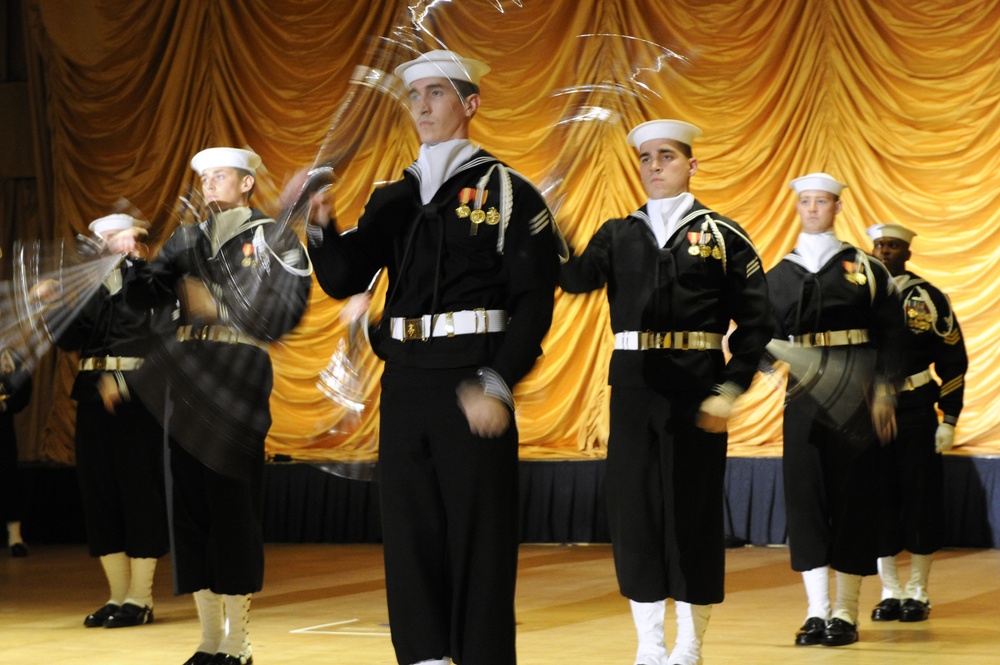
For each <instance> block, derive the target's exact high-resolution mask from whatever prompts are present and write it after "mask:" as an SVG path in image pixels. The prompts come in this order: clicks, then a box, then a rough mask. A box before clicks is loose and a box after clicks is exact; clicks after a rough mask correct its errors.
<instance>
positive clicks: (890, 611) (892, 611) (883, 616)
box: [872, 598, 902, 621]
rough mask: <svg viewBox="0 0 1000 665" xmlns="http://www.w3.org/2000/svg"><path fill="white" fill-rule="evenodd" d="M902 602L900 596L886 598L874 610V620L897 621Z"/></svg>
mask: <svg viewBox="0 0 1000 665" xmlns="http://www.w3.org/2000/svg"><path fill="white" fill-rule="evenodd" d="M901 606H902V603H901V602H899V599H898V598H886V599H885V600H883V601H882V602H881V603H879V604H878V605H876V606H875V609H873V610H872V621H895V620H897V619H898V618H899V614H900V607H901Z"/></svg>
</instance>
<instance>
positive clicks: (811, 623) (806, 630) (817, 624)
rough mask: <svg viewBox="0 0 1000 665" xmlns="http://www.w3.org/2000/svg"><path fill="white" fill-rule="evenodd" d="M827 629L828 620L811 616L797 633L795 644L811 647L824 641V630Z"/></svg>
mask: <svg viewBox="0 0 1000 665" xmlns="http://www.w3.org/2000/svg"><path fill="white" fill-rule="evenodd" d="M825 630H826V621H824V620H823V619H820V618H819V617H809V618H808V619H806V622H805V623H804V624H802V627H801V628H799V632H797V633H795V644H796V645H798V646H800V647H810V646H813V645H814V644H819V643H820V642H822V641H823V631H825Z"/></svg>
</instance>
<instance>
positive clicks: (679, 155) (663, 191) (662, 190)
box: [639, 139, 698, 199]
mask: <svg viewBox="0 0 1000 665" xmlns="http://www.w3.org/2000/svg"><path fill="white" fill-rule="evenodd" d="M697 170H698V160H697V159H694V158H693V157H691V158H688V157H686V156H685V155H684V153H683V152H681V150H680V147H679V144H678V143H677V142H676V141H671V140H670V139H650V140H648V141H646V142H644V143H643V144H642V145H640V146H639V175H640V176H642V186H643V187H644V188H645V189H646V195H647V196H649V198H651V199H669V198H673V197H674V196H677V195H678V194H681V193H683V192H686V191H688V183H689V181H690V180H691V176H693V175H694V173H695V171H697Z"/></svg>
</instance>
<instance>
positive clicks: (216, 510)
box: [170, 440, 264, 595]
mask: <svg viewBox="0 0 1000 665" xmlns="http://www.w3.org/2000/svg"><path fill="white" fill-rule="evenodd" d="M259 443H260V459H259V462H258V463H257V464H254V465H250V466H249V467H248V469H249V471H248V473H247V474H246V476H245V477H243V478H235V477H232V476H227V475H223V474H221V473H218V472H216V471H213V470H212V469H210V468H209V467H207V466H205V465H204V464H202V463H201V462H200V461H198V460H197V459H195V457H194V456H192V455H191V453H189V452H187V450H185V449H184V447H183V446H180V445H178V444H177V443H176V442H175V441H173V440H171V441H170V475H171V482H170V487H171V494H172V497H171V523H170V525H171V529H172V532H173V563H174V592H175V593H176V594H178V595H180V594H184V593H194V592H195V591H199V590H201V589H210V590H211V591H213V592H215V593H220V594H228V595H243V594H248V593H254V592H257V591H260V590H261V588H262V587H263V585H264V532H263V527H262V526H261V520H262V515H263V498H262V497H263V489H262V487H263V474H264V441H263V440H262V441H260V442H259Z"/></svg>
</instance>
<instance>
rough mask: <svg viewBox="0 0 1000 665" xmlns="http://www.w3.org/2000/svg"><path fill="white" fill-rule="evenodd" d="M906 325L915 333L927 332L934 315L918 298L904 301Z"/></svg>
mask: <svg viewBox="0 0 1000 665" xmlns="http://www.w3.org/2000/svg"><path fill="white" fill-rule="evenodd" d="M905 310H906V324H907V325H908V326H909V327H910V330H912V331H913V332H915V333H922V332H927V331H928V330H930V329H931V326H932V325H934V313H933V312H932V311H931V308H930V307H928V306H927V303H926V302H925V301H924V300H923V299H922V298H920V297H919V296H915V295H914V296H910V297H909V298H907V299H906V307H905Z"/></svg>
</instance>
